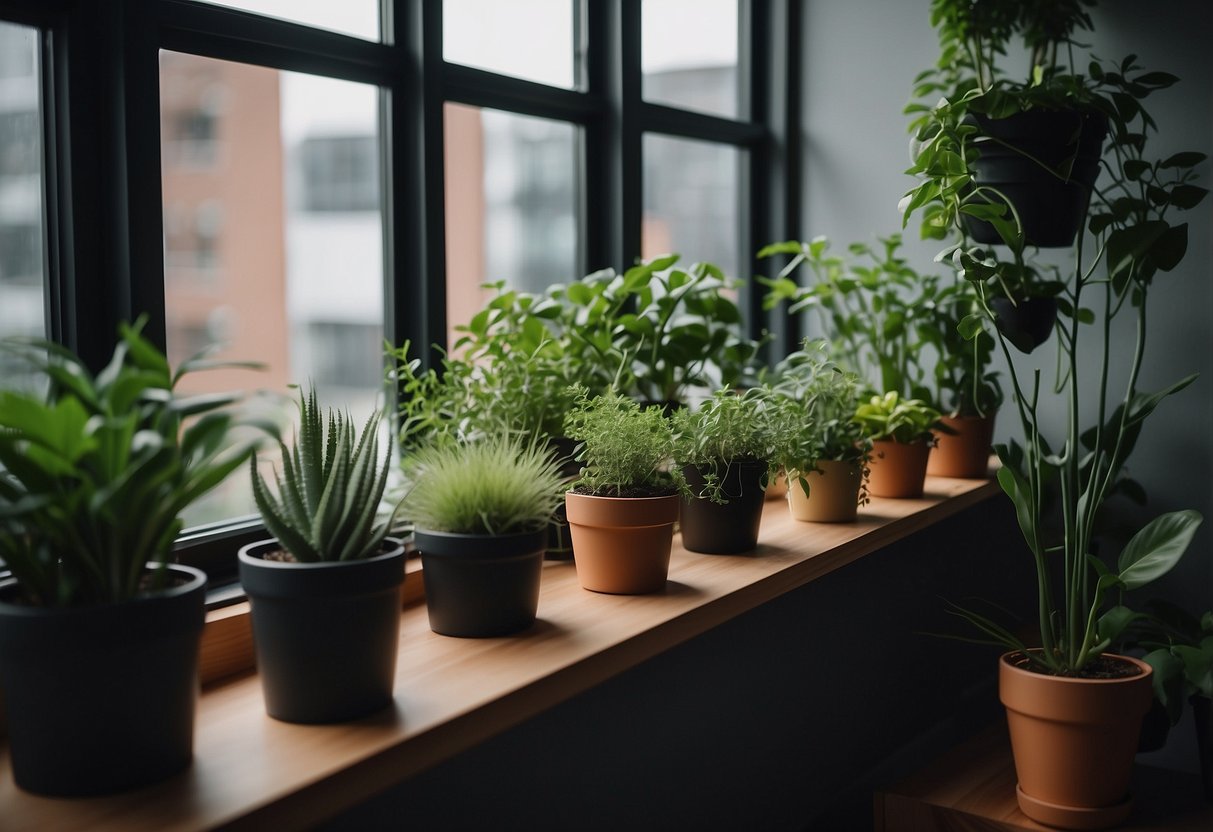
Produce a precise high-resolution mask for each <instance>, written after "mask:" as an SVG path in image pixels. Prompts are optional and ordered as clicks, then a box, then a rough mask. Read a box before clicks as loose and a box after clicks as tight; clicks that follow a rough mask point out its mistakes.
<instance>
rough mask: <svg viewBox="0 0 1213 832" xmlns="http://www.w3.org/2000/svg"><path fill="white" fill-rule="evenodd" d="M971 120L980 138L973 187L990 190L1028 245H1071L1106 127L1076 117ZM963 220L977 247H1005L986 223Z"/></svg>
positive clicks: (1091, 116) (1058, 113) (1036, 114)
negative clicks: (1006, 205)
mask: <svg viewBox="0 0 1213 832" xmlns="http://www.w3.org/2000/svg"><path fill="white" fill-rule="evenodd" d="M975 118H976V121H977V124H978V126H979V127H980V128H981V133H982V136H983V137H979V138H978V139H977V142H976V145H977V147H978V149H979V152H980V155H979V156H978V157H977V160H976V162H975V167H976V181H977V183H978V184H979V185H980V186H982V187H989V188H994V189H996V190H997V191H998V192H999V193H1001V194H1002V195H1003V196H1005V197H1006V198H1007V200H1008V201H1009V202H1010V203H1011V204H1012V205H1013V206H1014V210H1015V214H1016V215H1017V216H1018V217H1019V221H1020V224H1021V226H1022V228H1023V234H1024V242H1025V243H1026V244H1027V245H1031V246H1038V247H1041V248H1055V247H1059V246H1068V245H1070V244H1071V243H1073V242H1074V236H1075V234H1076V233H1077V232H1078V231H1079V229H1080V228H1081V227H1082V223H1083V219H1084V218H1085V216H1086V210H1087V203H1088V202H1089V201H1090V199H1091V189H1092V187H1093V186H1094V184H1095V179H1096V177H1097V176H1098V175H1099V159H1100V153H1101V149H1102V147H1103V140H1104V136H1106V135H1107V132H1108V123H1107V120H1106V119H1105V118H1104V117H1103V116H1101V115H1099V114H1095V113H1084V112H1081V111H1078V110H1041V109H1032V110H1026V111H1023V112H1019V113H1016V114H1014V115H1011V116H1008V117H1006V118H998V119H995V118H989V117H988V116H985V115H982V114H978V115H976V116H975ZM1045 166H1047V169H1046V167H1045ZM964 220H965V225H966V229H967V230H968V232H969V234H970V236H972V237H973V239H975V240H976V241H977V242H979V243H984V244H986V245H995V244H999V243H1002V242H1003V240H1002V238H1001V237H1000V236H999V235H998V232H997V231H995V230H994V226H993V225H991V224H990V223H988V222H984V221H981V220H978V219H976V218H974V217H971V216H967V215H965V217H964Z"/></svg>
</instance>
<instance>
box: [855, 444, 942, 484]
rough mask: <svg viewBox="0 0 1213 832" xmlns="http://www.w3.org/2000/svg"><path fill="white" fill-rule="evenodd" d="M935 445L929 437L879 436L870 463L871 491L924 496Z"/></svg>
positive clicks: (873, 447) (873, 446)
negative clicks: (902, 439)
mask: <svg viewBox="0 0 1213 832" xmlns="http://www.w3.org/2000/svg"><path fill="white" fill-rule="evenodd" d="M930 453H931V446H930V444H929V443H928V442H927V441H926V440H925V439H920V440H918V441H917V442H894V441H893V440H891V439H878V440H877V441H876V442H874V443H873V444H872V459H871V461H870V462H869V463H868V493H869V494H871V495H872V496H873V497H921V496H922V485H923V481H924V480H925V479H926V476H927V456H928V455H929V454H930Z"/></svg>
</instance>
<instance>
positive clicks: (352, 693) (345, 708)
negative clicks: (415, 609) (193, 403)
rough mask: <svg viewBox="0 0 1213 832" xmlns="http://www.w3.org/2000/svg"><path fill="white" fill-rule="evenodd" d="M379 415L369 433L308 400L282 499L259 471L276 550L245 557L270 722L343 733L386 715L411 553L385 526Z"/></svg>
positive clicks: (259, 548)
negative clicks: (335, 725) (340, 725)
mask: <svg viewBox="0 0 1213 832" xmlns="http://www.w3.org/2000/svg"><path fill="white" fill-rule="evenodd" d="M380 418H381V417H380V414H379V413H377V412H376V413H374V414H372V415H371V417H370V418H369V419H368V420H367V422H366V424H365V425H364V426H363V428H362V431H361V433H359V432H358V430H357V429H356V427H355V425H354V423H353V422H352V420H351V419H350V418H349V417H348V416H346V415H343V414H340V413H333V412H332V411H329V412H328V417H327V419H326V418H325V414H324V411H323V410H322V408H321V406H320V404H319V403H318V402H317V399H316V392H315V390H314V389H312V390H310V391H309V392H308V393H307V394H306V395H305V394H304V393H303V392H302V391H301V392H300V395H299V426H298V428H297V430H296V433H295V438H294V444H293V445H292V446H291V447H287V445H286V444H285V443H282V442H280V443H279V447H280V449H281V452H282V471H281V473H276V475H275V481H276V486H277V488H276V491H277V493H276V494H275V493H274V491H273V490H271V489H270V487H269V486H268V485H267V484H266V482H265V481H264V480H263V479H262V477H261V475H260V474H259V473H258V471H257V467H256V463H255V461H254V463H253V464H252V481H253V497H254V498H255V499H256V501H257V507H258V509H259V510H260V512H261V516H262V519H263V520H264V521H265V525H266V528H267V529H268V530H269V531H270V533H271V534H273V535H274V536H275V537H274V539H271V540H268V541H262V542H258V543H251V544H249V545H248V546H245V547H244V548H242V549H241V550H240V553H239V558H238V560H239V569H240V582H241V584H243V586H244V589H245V592H246V593H247V594H248V597H249V602H250V604H251V605H252V619H253V640H254V643H255V646H256V652H257V667H258V670H259V672H260V674H261V681H262V690H263V692H264V693H265V706H266V711H267V712H268V713H269V715H270V716H272V717H274V718H275V719H281V720H284V721H286V722H304V723H317V722H340V721H342V720H346V719H353V718H355V717H358V716H362V715H364V714H367V713H371V712H373V711H377V710H380V709H382V708H385V707H387V706H388V705H390V704H391V702H392V688H393V684H394V682H395V668H396V643H397V640H398V633H399V619H400V585H401V583H403V581H404V546H403V545H402V544H401V543H400V541H399V540H395V539H393V538H389V537H387V531H388V529H389V528H390V527H391V524H392V521H393V519H394V516H395V511H392V512H390V513H389V515H388V516H387V517H386V518H377V516H376V515H377V510H378V508H379V503H380V501H381V499H382V498H383V492H384V487H385V485H386V482H387V471H388V463H389V457H390V449H389V450H388V452H386V453H384V454H383V455H382V456H380V454H379V435H378V434H379V421H380Z"/></svg>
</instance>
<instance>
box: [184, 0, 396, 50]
mask: <svg viewBox="0 0 1213 832" xmlns="http://www.w3.org/2000/svg"><path fill="white" fill-rule="evenodd" d="M203 2H205V3H213V4H214V5H216V6H229V7H231V8H233V9H241V10H242V11H246V12H257V13H258V14H264V15H268V16H269V17H277V18H279V19H280V20H290V21H292V22H294V23H303V24H305V25H307V26H316V27H317V28H320V29H328V30H330V31H333V32H340V33H342V34H343V35H353V36H354V37H357V38H363V39H364V40H379V0H340V2H338V0H203Z"/></svg>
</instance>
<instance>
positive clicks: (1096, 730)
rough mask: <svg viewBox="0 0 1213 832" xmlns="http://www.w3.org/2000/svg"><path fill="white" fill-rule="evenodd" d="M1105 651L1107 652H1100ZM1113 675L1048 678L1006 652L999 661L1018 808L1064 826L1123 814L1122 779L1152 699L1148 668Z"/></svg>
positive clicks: (1103, 822)
mask: <svg viewBox="0 0 1213 832" xmlns="http://www.w3.org/2000/svg"><path fill="white" fill-rule="evenodd" d="M1105 655H1107V654H1105ZM1109 657H1110V658H1112V659H1113V660H1115V661H1118V662H1125V663H1127V664H1131V665H1133V666H1134V668H1136V669H1137V670H1138V671H1139V672H1138V673H1136V674H1135V675H1132V676H1126V677H1122V678H1115V679H1085V678H1079V677H1071V676H1050V675H1048V674H1043V673H1036V672H1034V671H1032V670H1029V669H1027V667H1025V665H1026V663H1027V662H1026V659H1024V658H1023V656H1022V655H1020V654H1017V653H1006V654H1004V655H1003V656H1002V658H1001V659H1000V660H999V663H998V672H999V676H998V690H999V698H1000V699H1001V700H1002V703H1003V705H1005V706H1006V709H1007V726H1008V728H1009V729H1010V733H1011V751H1012V754H1013V756H1014V758H1015V772H1016V775H1017V777H1018V779H1019V785H1018V786H1017V788H1016V797H1017V799H1018V802H1019V808H1020V810H1021V811H1022V812H1023V813H1024V814H1025V815H1027V816H1028V817H1030V818H1032V819H1033V820H1035V821H1038V822H1040V823H1043V824H1046V825H1048V826H1057V827H1060V828H1063V829H1106V828H1108V827H1110V826H1114V825H1116V824H1117V823H1119V822H1121V821H1122V820H1124V819H1125V818H1126V817H1128V815H1129V812H1130V811H1131V809H1132V802H1131V800H1130V799H1129V777H1130V774H1131V772H1132V768H1133V757H1134V755H1135V753H1136V752H1137V741H1138V735H1139V734H1140V732H1141V723H1142V718H1143V717H1144V716H1145V714H1146V712H1147V711H1148V710H1149V709H1150V702H1151V700H1152V698H1153V690H1152V686H1151V678H1150V677H1151V673H1152V671H1151V669H1150V666H1149V665H1147V664H1146V663H1145V662H1142V661H1139V660H1137V659H1134V658H1130V657H1128V656H1109Z"/></svg>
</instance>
